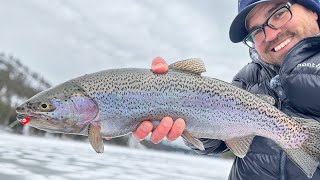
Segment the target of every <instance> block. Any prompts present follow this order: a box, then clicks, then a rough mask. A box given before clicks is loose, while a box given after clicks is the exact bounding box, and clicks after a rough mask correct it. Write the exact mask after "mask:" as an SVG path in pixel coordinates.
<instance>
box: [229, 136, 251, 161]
mask: <svg viewBox="0 0 320 180" xmlns="http://www.w3.org/2000/svg"><path fill="white" fill-rule="evenodd" d="M253 138H254V136H245V137H239V138H233V139H228V140H225V143H226V145H227V146H228V147H229V148H230V150H231V151H232V152H233V153H234V154H235V155H236V156H238V157H240V158H243V157H244V156H246V154H247V152H248V150H249V148H250V145H251V143H252V140H253Z"/></svg>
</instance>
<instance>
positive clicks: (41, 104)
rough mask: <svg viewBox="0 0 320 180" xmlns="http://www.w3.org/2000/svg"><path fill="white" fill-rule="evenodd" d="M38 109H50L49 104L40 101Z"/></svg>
mask: <svg viewBox="0 0 320 180" xmlns="http://www.w3.org/2000/svg"><path fill="white" fill-rule="evenodd" d="M39 109H40V110H41V111H50V110H51V104H50V103H49V102H40V103H39Z"/></svg>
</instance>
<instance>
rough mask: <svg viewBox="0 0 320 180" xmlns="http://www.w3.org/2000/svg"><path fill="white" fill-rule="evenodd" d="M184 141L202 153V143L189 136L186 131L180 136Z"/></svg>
mask: <svg viewBox="0 0 320 180" xmlns="http://www.w3.org/2000/svg"><path fill="white" fill-rule="evenodd" d="M181 136H182V137H183V138H184V139H185V140H186V141H188V142H190V143H191V144H192V145H194V146H195V147H196V148H198V149H200V150H201V151H204V150H205V149H204V146H203V143H202V142H201V141H199V139H196V138H194V137H192V136H191V134H190V133H189V132H188V131H186V130H185V131H183V133H182V135H181Z"/></svg>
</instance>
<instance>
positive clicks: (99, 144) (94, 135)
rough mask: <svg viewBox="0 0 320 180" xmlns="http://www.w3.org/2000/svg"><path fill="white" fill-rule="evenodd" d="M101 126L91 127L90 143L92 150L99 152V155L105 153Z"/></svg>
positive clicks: (89, 133) (91, 125)
mask: <svg viewBox="0 0 320 180" xmlns="http://www.w3.org/2000/svg"><path fill="white" fill-rule="evenodd" d="M100 130H101V128H100V126H99V125H96V124H90V125H89V130H88V131H89V132H88V136H89V142H90V144H91V146H92V148H93V149H94V150H95V151H96V152H97V153H103V151H104V145H103V139H102V136H101V133H100Z"/></svg>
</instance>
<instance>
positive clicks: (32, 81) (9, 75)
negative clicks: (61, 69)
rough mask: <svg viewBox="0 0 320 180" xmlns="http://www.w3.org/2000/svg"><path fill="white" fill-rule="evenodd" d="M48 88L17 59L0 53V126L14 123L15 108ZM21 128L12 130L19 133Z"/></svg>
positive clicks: (47, 85) (46, 83) (42, 80)
mask: <svg viewBox="0 0 320 180" xmlns="http://www.w3.org/2000/svg"><path fill="white" fill-rule="evenodd" d="M50 86H51V85H50V83H48V82H47V81H45V80H44V78H43V77H41V76H40V75H39V74H37V73H35V72H31V71H30V69H29V68H28V67H26V66H24V65H23V64H22V63H21V61H20V60H19V59H18V58H16V57H14V56H12V55H6V54H4V53H0V125H3V126H8V125H9V124H10V123H11V122H13V121H15V117H16V113H15V107H16V106H17V105H19V104H20V103H22V102H23V101H24V100H26V99H28V98H30V97H31V96H33V95H35V94H36V93H38V92H40V91H42V90H44V89H46V88H49V87H50ZM21 127H22V126H21V125H20V126H19V125H18V126H16V127H15V128H14V130H15V131H19V130H20V129H21Z"/></svg>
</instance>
